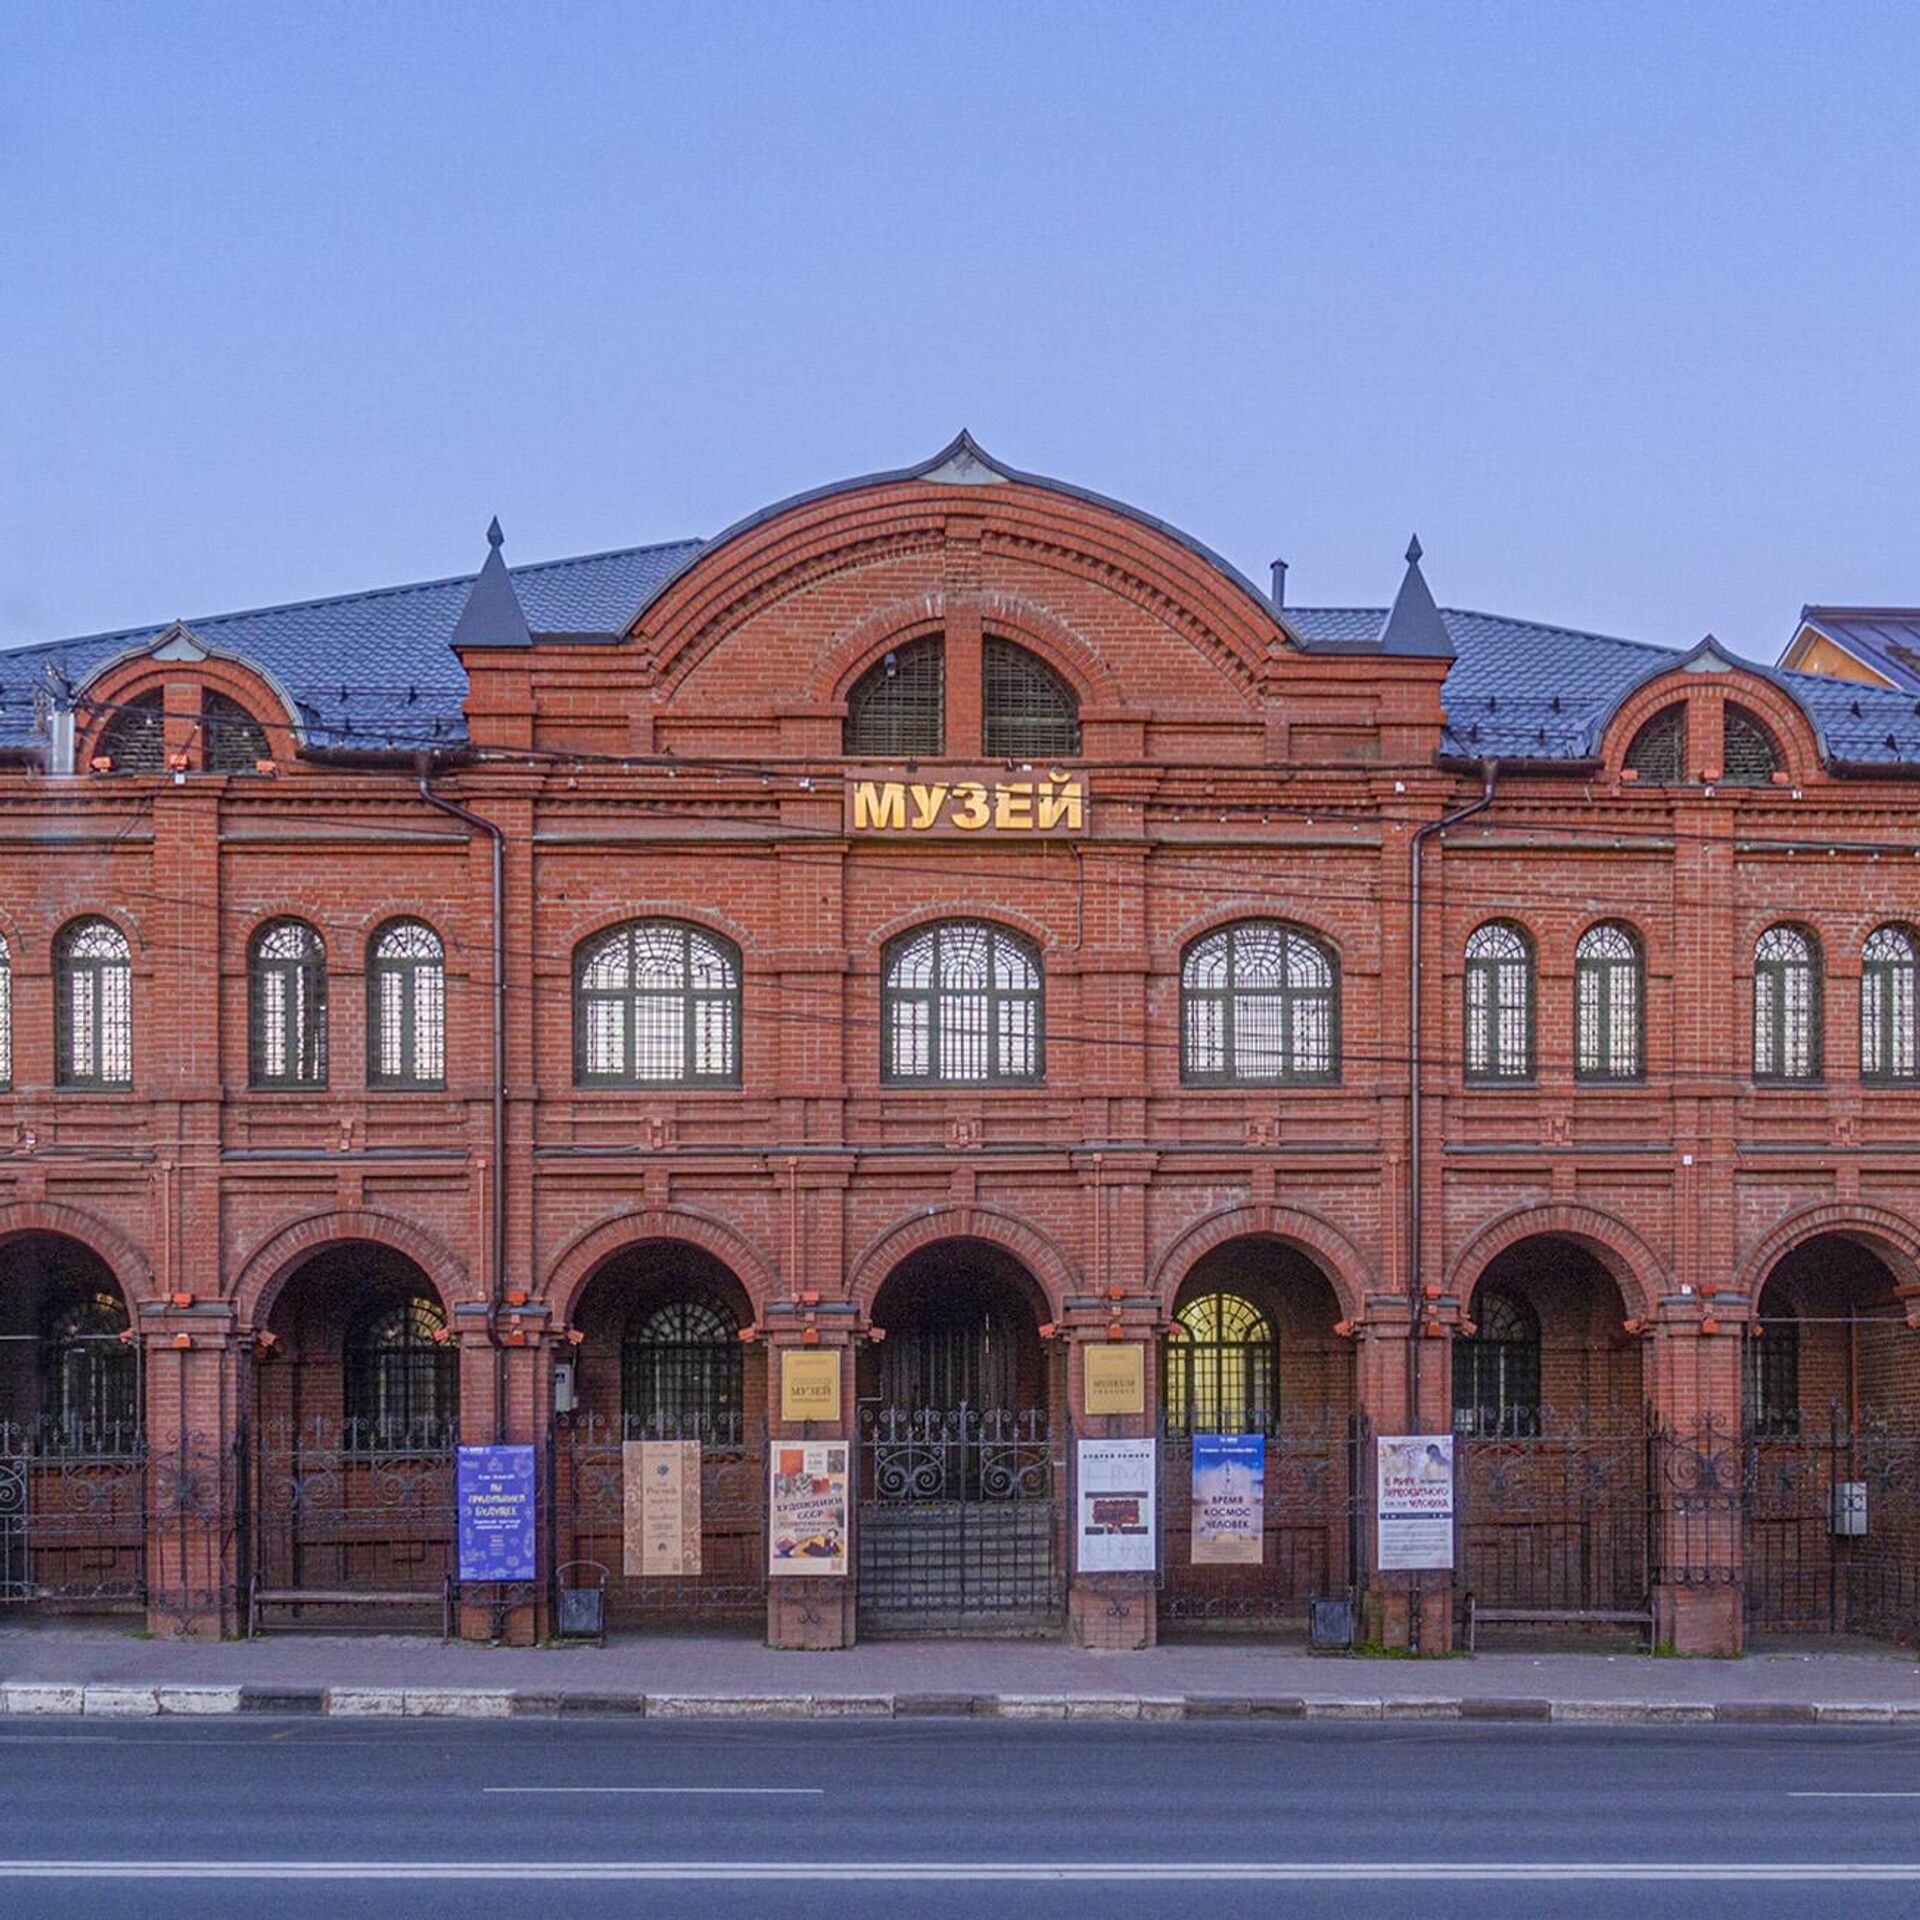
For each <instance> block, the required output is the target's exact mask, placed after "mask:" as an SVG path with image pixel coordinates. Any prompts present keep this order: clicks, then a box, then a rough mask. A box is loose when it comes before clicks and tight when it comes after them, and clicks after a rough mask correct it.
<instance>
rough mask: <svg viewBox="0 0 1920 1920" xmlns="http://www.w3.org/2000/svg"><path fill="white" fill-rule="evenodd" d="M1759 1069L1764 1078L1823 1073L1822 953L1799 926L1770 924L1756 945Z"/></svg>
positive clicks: (1802, 1077)
mask: <svg viewBox="0 0 1920 1920" xmlns="http://www.w3.org/2000/svg"><path fill="white" fill-rule="evenodd" d="M1753 1071H1754V1075H1755V1077H1756V1078H1757V1079H1762V1080H1813V1079H1817V1078H1818V1077H1819V1073H1820V966H1819V956H1818V954H1817V953H1816V951H1815V948H1814V944H1813V940H1812V938H1811V936H1810V935H1808V934H1807V933H1806V932H1805V931H1804V930H1803V929H1801V928H1799V927H1769V928H1768V929H1767V930H1766V932H1765V933H1763V934H1762V935H1761V936H1760V938H1759V941H1758V943H1757V944H1756V945H1755V947H1754V950H1753Z"/></svg>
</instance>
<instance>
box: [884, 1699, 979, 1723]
mask: <svg viewBox="0 0 1920 1920" xmlns="http://www.w3.org/2000/svg"><path fill="white" fill-rule="evenodd" d="M979 1704H980V1703H979V1702H978V1701H976V1700H975V1699H974V1697H973V1695H972V1694H970V1693H896V1694H895V1695H894V1696H893V1717H894V1718H895V1719H896V1720H920V1719H932V1718H935V1717H938V1718H941V1719H957V1718H959V1717H960V1716H962V1715H964V1714H970V1713H974V1712H977V1711H978V1710H979Z"/></svg>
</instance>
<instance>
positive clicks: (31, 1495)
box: [0, 1233, 147, 1611]
mask: <svg viewBox="0 0 1920 1920" xmlns="http://www.w3.org/2000/svg"><path fill="white" fill-rule="evenodd" d="M130 1327H131V1322H130V1320H129V1318H128V1314H127V1303H126V1299H125V1296H124V1295H123V1294H122V1292H121V1290H120V1284H119V1282H118V1281H117V1280H116V1279H115V1277H114V1274H113V1270H112V1269H111V1268H110V1267H109V1266H108V1265H107V1263H106V1262H105V1261H104V1260H103V1259H102V1258H101V1257H100V1256H99V1255H98V1254H97V1253H95V1252H94V1251H93V1250H92V1248H90V1247H88V1246H86V1245H84V1244H83V1243H82V1242H80V1241H78V1240H74V1239H71V1238H69V1237H68V1236H66V1235H64V1234H57V1233H27V1234H21V1235H18V1236H17V1237H15V1238H14V1239H12V1240H9V1241H8V1242H7V1243H6V1244H5V1245H4V1246H0V1604H12V1603H21V1602H39V1603H42V1604H46V1605H50V1606H53V1607H55V1608H57V1609H59V1610H62V1611H77V1610H83V1609H87V1608H92V1607H103V1608H116V1607H122V1606H126V1607H132V1606H137V1605H139V1604H140V1603H142V1602H143V1601H144V1600H145V1597H146V1534H147V1514H146V1491H147V1471H146V1469H147V1450H146V1426H145V1421H144V1419H143V1417H142V1406H141V1369H140V1349H139V1347H138V1346H137V1345H136V1344H134V1343H133V1341H132V1339H131V1336H130Z"/></svg>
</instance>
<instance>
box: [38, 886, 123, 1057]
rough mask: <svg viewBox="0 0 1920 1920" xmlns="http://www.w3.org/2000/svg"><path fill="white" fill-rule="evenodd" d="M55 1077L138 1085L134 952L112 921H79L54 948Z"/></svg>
mask: <svg viewBox="0 0 1920 1920" xmlns="http://www.w3.org/2000/svg"><path fill="white" fill-rule="evenodd" d="M53 971H54V1003H53V1014H54V1040H53V1047H54V1078H55V1079H56V1081H57V1082H58V1083H59V1084H60V1085H61V1086H63V1087H79V1088H90V1089H93V1090H95V1091H98V1090H101V1089H112V1088H117V1087H128V1086H131V1085H132V1084H133V950H132V949H131V948H130V947H129V946H128V944H127V936H126V935H125V934H124V933H122V932H121V931H120V929H119V928H118V927H116V926H115V925H114V924H113V922H112V921H111V920H79V921H76V922H75V923H74V924H73V925H72V926H70V927H68V928H67V929H66V930H65V932H63V933H62V934H61V936H60V938H59V940H58V941H57V942H56V944H55V947H54V966H53Z"/></svg>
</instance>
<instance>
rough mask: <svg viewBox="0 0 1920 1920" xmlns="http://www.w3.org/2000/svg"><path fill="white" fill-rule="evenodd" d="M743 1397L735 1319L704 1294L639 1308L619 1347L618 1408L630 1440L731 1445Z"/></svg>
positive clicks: (736, 1434)
mask: <svg viewBox="0 0 1920 1920" xmlns="http://www.w3.org/2000/svg"><path fill="white" fill-rule="evenodd" d="M745 1398H746V1366H745V1360H744V1356H743V1354H742V1352H741V1346H740V1324H739V1322H738V1321H737V1320H736V1319H735V1318H734V1316H733V1315H732V1314H731V1313H729V1312H728V1311H727V1309H726V1308H725V1307H724V1306H722V1305H721V1304H720V1302H719V1301H718V1300H716V1299H714V1298H713V1297H712V1296H711V1295H710V1294H707V1293H703V1292H688V1293H683V1294H681V1295H680V1296H679V1297H678V1298H677V1299H673V1300H669V1301H666V1302H665V1303H664V1304H661V1305H657V1306H651V1307H642V1308H640V1309H638V1310H637V1311H636V1312H635V1313H634V1315H633V1317H632V1318H631V1319H629V1320H628V1322H627V1330H626V1335H625V1337H624V1339H623V1340H622V1341H621V1345H620V1410H621V1413H622V1414H623V1415H624V1416H625V1424H626V1434H627V1438H628V1439H630V1440H640V1439H646V1440H698V1441H700V1442H701V1443H702V1444H703V1445H705V1446H710V1447H737V1446H738V1445H739V1444H740V1436H741V1411H742V1407H743V1405H744V1403H745Z"/></svg>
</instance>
